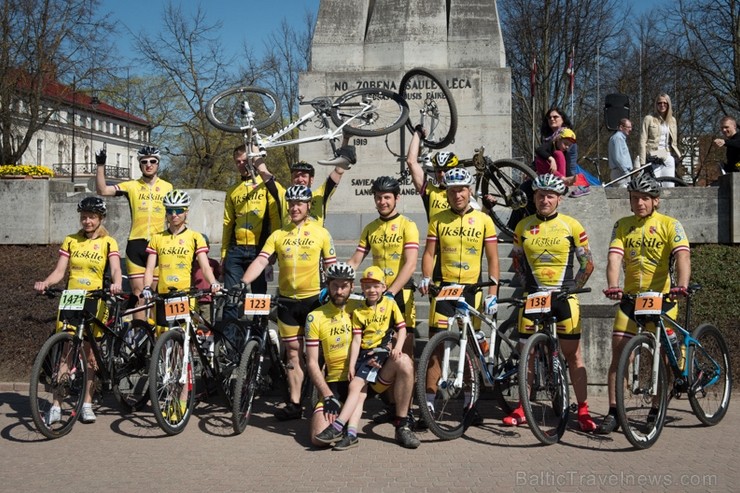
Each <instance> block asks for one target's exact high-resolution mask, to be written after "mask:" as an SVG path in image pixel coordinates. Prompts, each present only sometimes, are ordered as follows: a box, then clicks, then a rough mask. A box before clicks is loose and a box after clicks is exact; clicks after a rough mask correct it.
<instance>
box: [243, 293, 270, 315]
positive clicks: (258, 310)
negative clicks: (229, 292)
mask: <svg viewBox="0 0 740 493" xmlns="http://www.w3.org/2000/svg"><path fill="white" fill-rule="evenodd" d="M269 314H270V295H269V294H254V293H250V294H246V295H244V315H269Z"/></svg>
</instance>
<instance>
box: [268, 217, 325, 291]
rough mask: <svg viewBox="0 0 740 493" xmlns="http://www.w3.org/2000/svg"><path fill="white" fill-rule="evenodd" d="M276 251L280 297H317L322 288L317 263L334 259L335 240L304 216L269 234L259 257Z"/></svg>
mask: <svg viewBox="0 0 740 493" xmlns="http://www.w3.org/2000/svg"><path fill="white" fill-rule="evenodd" d="M273 253H276V254H277V262H278V268H279V269H280V273H279V275H278V290H279V291H280V295H281V296H285V297H287V298H296V299H303V298H309V297H311V296H316V295H317V294H319V291H320V290H321V274H320V271H319V264H320V262H321V260H322V258H323V261H324V263H325V264H330V263H334V262H336V260H337V258H336V253H335V251H334V242H333V241H332V239H331V235H330V234H329V231H327V230H326V228H323V227H322V226H320V225H319V223H318V222H317V221H315V220H314V219H312V218H310V217H307V218H306V220H305V221H304V222H303V223H302V224H301V225H300V226H296V225H295V224H293V223H291V224H289V225H288V226H285V227H283V228H281V229H279V230H277V231H275V232H274V233H272V234H271V235H270V237H269V238H267V241H266V242H265V245H264V246H263V247H262V251H261V252H260V256H261V257H264V258H270V256H271V255H272V254H273Z"/></svg>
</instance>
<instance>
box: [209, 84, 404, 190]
mask: <svg viewBox="0 0 740 493" xmlns="http://www.w3.org/2000/svg"><path fill="white" fill-rule="evenodd" d="M299 99H300V103H299V104H300V105H309V106H311V108H312V109H311V111H309V112H308V113H306V114H305V115H303V116H300V117H299V118H298V119H297V120H295V121H293V122H290V123H288V124H287V125H285V126H283V127H281V128H280V129H278V130H276V131H275V132H274V133H272V134H270V135H268V136H263V135H261V134H260V133H259V131H260V130H262V129H265V128H267V127H269V126H270V125H272V124H273V123H275V122H277V121H278V120H279V119H281V117H282V107H281V104H280V100H279V99H278V96H277V94H275V93H274V92H273V91H271V90H270V89H266V88H262V87H255V86H242V87H233V88H231V89H227V90H225V91H223V92H221V93H219V94H217V95H216V96H214V97H213V99H211V100H210V101H209V102H208V104H207V105H206V117H207V118H208V121H209V122H211V124H212V125H213V126H214V127H216V128H218V129H219V130H223V131H224V132H229V133H240V134H242V135H243V136H244V141H245V144H247V149H248V150H249V149H250V148H251V147H250V146H251V145H255V146H256V147H257V148H259V150H260V151H259V155H264V153H265V150H266V149H270V148H273V147H282V146H288V145H293V144H305V143H309V142H321V141H325V140H328V141H329V144H330V145H331V148H332V151H334V153H335V154H336V151H337V148H336V143H335V140H336V139H337V138H338V137H340V136H341V135H342V134H343V133H347V134H350V135H357V136H360V137H377V136H381V135H385V134H389V133H391V132H394V131H396V130H398V129H399V128H401V127H402V126H403V124H404V123H406V121H407V120H408V114H409V108H408V105H407V104H406V101H404V99H403V98H402V97H401V96H400V95H398V94H397V93H395V92H393V91H390V90H388V89H383V88H363V89H355V90H352V91H349V92H347V93H344V94H342V95H340V96H339V97H337V98H336V99H334V100H332V99H331V98H329V97H318V98H314V99H312V100H310V101H303V97H302V96H301V97H300V98H299ZM330 121H331V123H333V124H334V125H335V126H336V128H335V129H332V126H331V124H330ZM310 122H313V123H314V125H315V127H316V128H318V129H319V130H323V133H319V134H316V135H310V136H307V137H300V138H292V137H290V136H289V134H291V133H293V131H294V130H296V129H298V128H302V127H305V126H306V125H307V124H308V123H310ZM249 157H252V158H253V157H256V156H254V155H252V154H251V152H250V153H249ZM250 166H251V163H250ZM252 171H254V170H252ZM252 176H254V173H252Z"/></svg>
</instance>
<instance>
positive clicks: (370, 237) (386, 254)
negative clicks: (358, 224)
mask: <svg viewBox="0 0 740 493" xmlns="http://www.w3.org/2000/svg"><path fill="white" fill-rule="evenodd" d="M407 249H409V250H418V249H419V229H418V228H417V227H416V224H415V223H414V222H413V221H412V220H411V219H409V218H407V217H406V216H402V215H401V214H396V215H395V216H393V217H391V218H387V219H386V218H383V217H379V218H378V219H376V220H375V221H373V222H371V223H370V224H368V225H367V226H365V228H364V229H363V230H362V234H361V235H360V242H359V244H358V245H357V250H359V251H360V252H362V255H363V258H364V257H365V256H366V255H367V254H368V252H372V254H373V265H375V266H377V267H380V268H381V269H383V272H384V273H385V284H386V286H390V285H391V284H393V281H395V280H396V277H397V276H398V273H399V272H400V271H401V267H402V266H403V262H404V252H405V251H406V250H407Z"/></svg>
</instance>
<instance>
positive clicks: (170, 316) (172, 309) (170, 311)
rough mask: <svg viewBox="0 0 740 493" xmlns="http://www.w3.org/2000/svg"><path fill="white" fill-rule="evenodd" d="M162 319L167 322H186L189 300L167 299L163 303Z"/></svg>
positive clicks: (188, 312) (188, 315) (185, 298)
mask: <svg viewBox="0 0 740 493" xmlns="http://www.w3.org/2000/svg"><path fill="white" fill-rule="evenodd" d="M164 318H165V320H167V321H168V322H171V321H173V320H187V319H189V318H190V300H189V299H188V297H187V296H180V297H177V298H169V299H167V300H165V302H164Z"/></svg>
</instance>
